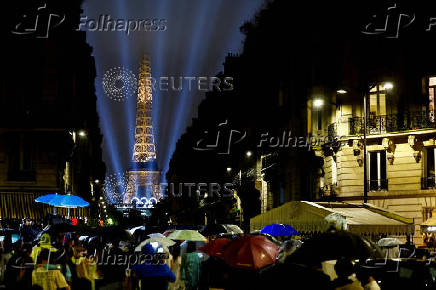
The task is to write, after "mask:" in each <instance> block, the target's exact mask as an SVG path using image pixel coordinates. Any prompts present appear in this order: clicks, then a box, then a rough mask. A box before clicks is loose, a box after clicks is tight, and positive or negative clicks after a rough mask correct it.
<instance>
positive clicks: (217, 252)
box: [199, 238, 232, 257]
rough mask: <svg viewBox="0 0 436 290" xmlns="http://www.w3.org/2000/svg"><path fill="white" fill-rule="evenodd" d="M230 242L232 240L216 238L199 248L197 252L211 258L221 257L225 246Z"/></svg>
mask: <svg viewBox="0 0 436 290" xmlns="http://www.w3.org/2000/svg"><path fill="white" fill-rule="evenodd" d="M231 241H232V240H231V239H228V238H217V239H215V240H213V241H210V242H209V243H207V244H206V245H204V246H203V247H201V248H199V250H200V251H202V252H204V253H206V254H208V255H209V256H212V257H222V256H223V253H224V248H225V246H226V245H227V244H228V243H230V242H231Z"/></svg>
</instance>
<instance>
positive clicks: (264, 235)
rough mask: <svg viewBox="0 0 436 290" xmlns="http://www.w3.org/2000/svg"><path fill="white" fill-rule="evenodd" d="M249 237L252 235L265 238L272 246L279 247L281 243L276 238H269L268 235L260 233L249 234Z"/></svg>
mask: <svg viewBox="0 0 436 290" xmlns="http://www.w3.org/2000/svg"><path fill="white" fill-rule="evenodd" d="M250 235H252V236H263V237H266V238H267V239H268V240H270V241H271V242H273V243H274V244H276V246H280V245H281V243H280V242H279V241H278V240H277V239H276V238H274V237H273V236H271V235H270V234H265V233H261V232H260V231H254V232H251V233H250Z"/></svg>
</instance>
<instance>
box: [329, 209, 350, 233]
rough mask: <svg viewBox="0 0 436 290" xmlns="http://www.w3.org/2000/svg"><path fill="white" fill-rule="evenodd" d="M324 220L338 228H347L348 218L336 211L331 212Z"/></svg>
mask: <svg viewBox="0 0 436 290" xmlns="http://www.w3.org/2000/svg"><path fill="white" fill-rule="evenodd" d="M324 220H325V221H326V222H327V223H328V224H329V225H330V226H332V227H334V228H335V229H336V230H346V229H347V219H346V218H345V217H344V216H343V215H341V214H338V213H336V212H334V213H331V214H329V215H328V216H326V217H325V218H324Z"/></svg>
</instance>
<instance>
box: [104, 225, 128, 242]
mask: <svg viewBox="0 0 436 290" xmlns="http://www.w3.org/2000/svg"><path fill="white" fill-rule="evenodd" d="M99 236H101V237H102V238H103V240H104V241H132V240H133V237H132V235H131V234H130V233H129V231H128V230H126V229H125V228H123V227H121V226H110V227H104V228H102V229H101V230H100V233H99Z"/></svg>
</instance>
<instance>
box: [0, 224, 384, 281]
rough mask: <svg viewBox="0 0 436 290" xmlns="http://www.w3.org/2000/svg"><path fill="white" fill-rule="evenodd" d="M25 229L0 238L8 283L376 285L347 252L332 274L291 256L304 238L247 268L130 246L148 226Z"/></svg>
mask: <svg viewBox="0 0 436 290" xmlns="http://www.w3.org/2000/svg"><path fill="white" fill-rule="evenodd" d="M25 223H27V221H26V222H25ZM30 228H31V227H30V226H29V224H27V225H26V224H24V226H22V227H21V230H20V232H19V239H18V240H15V241H13V239H12V237H11V234H5V236H4V238H3V240H2V241H1V260H0V263H1V272H0V274H1V275H0V278H1V284H3V285H5V286H6V289H44V290H52V289H80V290H86V289H92V290H94V289H102V290H105V289H172V290H181V289H187V290H193V289H198V290H200V289H210V288H213V289H268V288H271V285H273V287H272V289H288V288H289V287H288V286H289V285H290V284H289V283H287V284H283V285H282V284H280V283H281V282H280V281H282V282H283V281H285V279H284V277H286V279H289V278H292V283H291V285H294V286H295V289H303V288H299V287H305V286H307V287H308V288H309V289H312V288H311V287H315V288H316V289H365V290H377V289H380V287H379V286H378V284H377V282H376V281H375V279H374V278H373V277H372V276H371V273H370V272H368V271H363V270H362V269H360V270H356V267H355V266H354V265H353V264H352V262H351V261H350V260H348V259H339V260H338V261H337V262H336V264H335V265H334V271H335V274H334V275H335V277H332V276H329V275H327V274H325V269H324V271H323V266H322V265H321V263H319V264H316V265H312V266H307V265H306V266H303V265H298V264H295V263H292V262H289V259H288V258H289V257H290V256H291V255H292V253H294V252H295V251H296V250H297V249H298V248H299V247H300V246H301V244H302V242H301V241H299V240H295V239H288V240H284V241H282V242H281V246H280V249H279V254H278V256H277V260H276V263H275V264H273V265H271V266H270V267H266V268H264V269H261V270H258V271H248V270H241V269H235V268H230V267H229V266H228V265H227V264H226V263H225V262H224V261H223V259H220V258H217V257H213V256H211V257H209V256H208V255H207V254H205V253H203V252H201V251H199V249H198V248H199V245H198V243H195V242H191V241H186V242H184V243H182V241H176V242H175V244H174V245H172V246H169V247H166V246H164V247H162V246H161V245H158V246H157V245H153V243H146V244H145V245H144V246H142V247H141V249H140V252H138V251H137V250H138V249H137V248H136V250H135V246H136V245H137V244H138V242H140V241H142V240H144V237H146V233H143V235H142V236H140V237H136V240H135V241H133V240H131V241H129V242H125V241H123V240H122V239H121V238H120V239H117V238H116V237H114V238H111V239H105V238H103V237H99V236H94V237H92V238H89V237H88V238H86V239H82V238H81V236H80V235H79V234H76V233H74V232H50V231H42V232H39V233H38V234H37V238H36V239H35V238H34V236H35V232H32V231H30ZM290 273H292V275H289V274H290ZM291 288H292V287H291Z"/></svg>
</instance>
